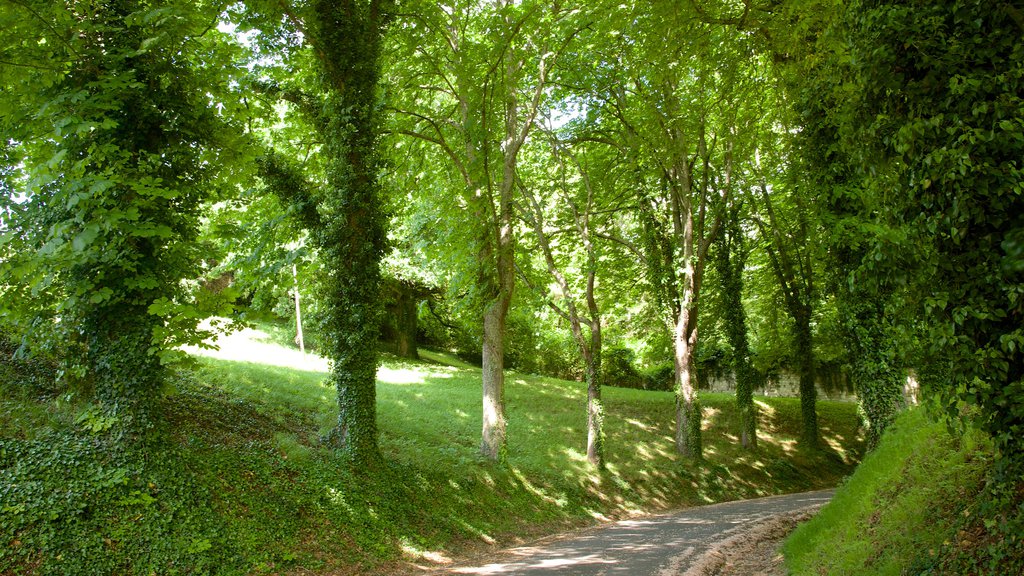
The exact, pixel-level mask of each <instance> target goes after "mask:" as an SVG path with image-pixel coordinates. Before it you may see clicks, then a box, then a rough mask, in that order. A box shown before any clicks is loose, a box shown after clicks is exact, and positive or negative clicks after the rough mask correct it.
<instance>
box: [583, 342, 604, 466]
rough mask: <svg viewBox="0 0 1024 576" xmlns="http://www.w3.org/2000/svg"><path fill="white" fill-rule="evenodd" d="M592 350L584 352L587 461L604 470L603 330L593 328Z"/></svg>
mask: <svg viewBox="0 0 1024 576" xmlns="http://www.w3.org/2000/svg"><path fill="white" fill-rule="evenodd" d="M590 340H591V344H590V350H589V351H584V354H583V360H584V362H585V363H586V380H587V460H588V461H589V462H590V463H591V464H593V465H594V466H595V467H596V468H598V469H599V470H600V469H603V468H604V403H603V402H602V401H601V329H600V326H598V327H596V328H591V339H590Z"/></svg>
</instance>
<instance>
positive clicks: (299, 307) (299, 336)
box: [292, 264, 306, 358]
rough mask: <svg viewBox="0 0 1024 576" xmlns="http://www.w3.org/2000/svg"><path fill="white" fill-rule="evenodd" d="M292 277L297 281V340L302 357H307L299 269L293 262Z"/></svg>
mask: <svg viewBox="0 0 1024 576" xmlns="http://www.w3.org/2000/svg"><path fill="white" fill-rule="evenodd" d="M292 278H293V279H294V281H295V340H296V341H298V344H299V351H301V352H302V357H303V358H305V357H306V341H305V339H303V337H302V305H301V304H300V301H299V269H298V267H297V266H295V265H294V264H292Z"/></svg>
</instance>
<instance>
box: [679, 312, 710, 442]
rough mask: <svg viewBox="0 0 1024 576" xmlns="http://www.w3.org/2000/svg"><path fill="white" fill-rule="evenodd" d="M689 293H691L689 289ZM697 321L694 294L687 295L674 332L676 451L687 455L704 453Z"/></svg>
mask: <svg viewBox="0 0 1024 576" xmlns="http://www.w3.org/2000/svg"><path fill="white" fill-rule="evenodd" d="M688 294H689V293H688ZM696 321H697V318H696V314H695V309H694V308H693V306H692V305H691V303H690V297H687V298H686V299H684V304H683V306H682V309H681V311H680V313H679V319H678V321H677V322H676V325H675V329H674V333H673V347H674V350H675V366H676V451H677V452H679V453H680V454H682V455H683V456H686V457H687V458H694V459H698V460H699V459H700V458H701V457H702V456H703V441H702V439H701V419H702V415H701V408H700V402H699V401H698V399H697V366H696V364H695V363H694V354H693V353H694V345H695V344H696V340H697V327H696V326H695V324H696Z"/></svg>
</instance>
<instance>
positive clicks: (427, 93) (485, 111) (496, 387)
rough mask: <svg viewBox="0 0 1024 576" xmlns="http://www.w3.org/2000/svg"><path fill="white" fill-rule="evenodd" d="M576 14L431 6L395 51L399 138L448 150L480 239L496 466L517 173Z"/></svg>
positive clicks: (486, 377)
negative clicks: (552, 73) (519, 161)
mask: <svg viewBox="0 0 1024 576" xmlns="http://www.w3.org/2000/svg"><path fill="white" fill-rule="evenodd" d="M575 14H576V12H575V11H571V10H567V9H565V8H564V7H562V6H561V5H560V4H558V3H548V2H543V1H540V0H536V1H529V2H513V1H510V0H493V1H490V2H470V1H467V0H452V1H451V2H449V3H439V4H435V3H423V4H419V5H417V9H416V10H415V11H414V13H413V14H411V15H409V17H408V20H407V21H405V22H403V32H404V34H403V42H402V44H401V45H400V46H398V47H397V48H396V58H395V61H394V65H395V66H396V68H397V72H396V74H397V73H400V74H401V78H402V80H401V81H398V82H397V84H398V86H397V90H396V91H397V92H398V93H399V97H398V101H397V103H396V108H397V117H398V125H397V126H396V128H395V130H396V132H398V133H400V134H404V135H406V136H409V137H412V138H416V139H419V140H422V141H426V142H430V143H432V144H434V145H436V146H439V147H440V148H441V149H442V150H443V151H444V154H445V156H446V157H447V158H448V160H449V161H450V163H451V167H452V168H453V169H454V170H455V172H456V173H457V175H458V179H459V181H460V182H461V186H460V187H461V190H462V198H461V203H462V204H463V206H464V207H465V211H466V216H467V221H468V222H467V224H468V225H469V226H470V227H472V229H473V230H474V232H475V242H474V244H475V247H474V249H475V253H476V254H475V261H474V263H473V266H474V268H475V270H476V286H475V291H476V297H477V299H478V300H479V302H480V305H481V307H482V325H483V382H482V387H483V390H482V392H483V418H482V442H481V452H482V453H483V455H484V456H485V457H487V458H489V459H491V460H497V459H499V458H500V456H501V454H502V452H503V451H504V446H505V420H506V417H505V401H504V387H505V377H504V350H505V325H506V320H507V317H508V311H509V307H510V305H511V303H512V296H513V291H514V289H515V220H514V212H513V199H514V196H515V181H516V177H515V174H516V166H517V163H518V159H519V152H520V150H521V149H522V147H523V144H524V143H525V142H526V139H527V138H528V136H529V135H530V132H531V131H532V130H533V128H534V120H535V119H536V117H537V113H538V111H539V109H540V104H541V101H542V99H543V98H544V94H545V89H546V88H547V86H548V82H549V80H548V75H549V72H550V69H551V67H552V66H553V65H554V61H555V60H556V58H557V56H558V54H559V53H560V51H561V50H562V49H564V47H565V45H566V44H567V43H568V42H569V41H571V39H572V37H573V35H574V33H573V31H572V28H571V26H569V27H568V28H567V24H566V21H567V17H568V16H571V15H575ZM569 21H570V22H571V21H572V19H569ZM567 30H568V31H567Z"/></svg>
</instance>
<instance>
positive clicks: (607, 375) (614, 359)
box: [601, 346, 644, 390]
mask: <svg viewBox="0 0 1024 576" xmlns="http://www.w3.org/2000/svg"><path fill="white" fill-rule="evenodd" d="M635 360H636V355H635V354H634V353H633V351H632V350H630V349H629V348H624V347H621V346H616V347H610V348H607V349H606V350H604V353H603V356H602V358H601V381H602V383H603V384H605V385H606V386H618V387H620V388H636V389H640V390H642V389H643V388H644V378H643V376H641V374H640V372H639V371H638V370H637V369H636V366H635V365H634V362H635Z"/></svg>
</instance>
